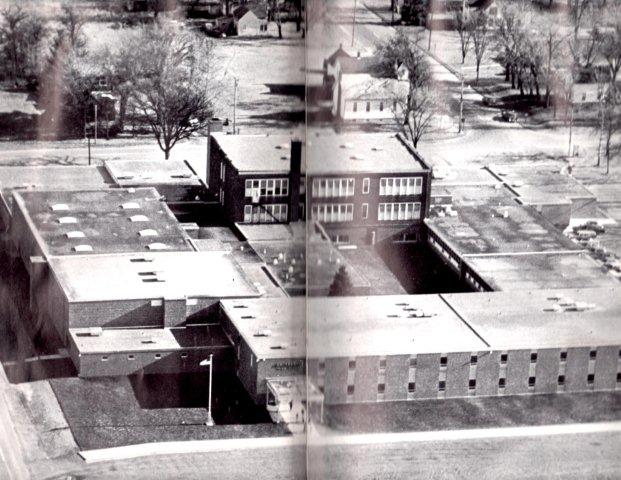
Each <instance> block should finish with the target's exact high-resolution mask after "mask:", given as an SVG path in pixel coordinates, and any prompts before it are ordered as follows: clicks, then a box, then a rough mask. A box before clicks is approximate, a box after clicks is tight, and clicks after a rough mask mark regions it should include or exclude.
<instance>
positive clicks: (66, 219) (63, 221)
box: [58, 217, 78, 224]
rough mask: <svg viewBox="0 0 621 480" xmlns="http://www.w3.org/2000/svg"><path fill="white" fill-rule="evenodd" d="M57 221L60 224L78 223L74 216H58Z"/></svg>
mask: <svg viewBox="0 0 621 480" xmlns="http://www.w3.org/2000/svg"><path fill="white" fill-rule="evenodd" d="M58 223H61V224H67V223H78V219H77V218H75V217H60V218H59V219H58Z"/></svg>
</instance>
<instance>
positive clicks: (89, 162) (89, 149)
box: [87, 135, 91, 166]
mask: <svg viewBox="0 0 621 480" xmlns="http://www.w3.org/2000/svg"><path fill="white" fill-rule="evenodd" d="M87 138H88V165H89V166H90V165H91V137H90V135H89V136H88V137H87Z"/></svg>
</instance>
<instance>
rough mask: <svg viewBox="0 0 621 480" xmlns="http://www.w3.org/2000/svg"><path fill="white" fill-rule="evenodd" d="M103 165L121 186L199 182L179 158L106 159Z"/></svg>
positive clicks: (194, 183)
mask: <svg viewBox="0 0 621 480" xmlns="http://www.w3.org/2000/svg"><path fill="white" fill-rule="evenodd" d="M104 166H105V168H106V170H107V172H108V173H109V174H110V176H111V177H112V179H113V180H114V182H115V183H116V184H117V185H119V186H121V187H129V186H152V185H200V183H201V182H200V180H199V178H198V176H197V175H196V174H195V173H194V172H193V171H192V170H191V169H190V167H188V164H187V163H186V162H185V161H181V160H106V161H105V162H104Z"/></svg>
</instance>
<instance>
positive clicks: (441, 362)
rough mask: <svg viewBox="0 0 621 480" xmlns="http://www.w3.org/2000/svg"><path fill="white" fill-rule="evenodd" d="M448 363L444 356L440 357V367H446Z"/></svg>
mask: <svg viewBox="0 0 621 480" xmlns="http://www.w3.org/2000/svg"><path fill="white" fill-rule="evenodd" d="M447 363H448V359H447V358H446V357H445V356H442V357H440V366H441V367H446V365H447Z"/></svg>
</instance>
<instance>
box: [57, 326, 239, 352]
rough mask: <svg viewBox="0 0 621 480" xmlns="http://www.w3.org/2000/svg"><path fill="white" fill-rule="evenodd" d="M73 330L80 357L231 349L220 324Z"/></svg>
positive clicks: (73, 340)
mask: <svg viewBox="0 0 621 480" xmlns="http://www.w3.org/2000/svg"><path fill="white" fill-rule="evenodd" d="M96 330H97V329H93V328H70V329H69V336H70V337H71V340H72V342H73V343H74V344H75V345H76V347H77V350H78V352H79V353H80V354H84V355H90V354H97V353H111V352H114V353H121V352H161V353H165V352H175V351H179V350H185V349H192V348H206V347H223V346H229V345H230V343H229V342H228V340H227V338H226V336H225V335H224V332H223V331H222V330H221V327H220V326H219V325H204V326H200V327H194V326H193V327H184V328H106V329H102V330H99V332H98V333H97V334H95V335H93V331H96Z"/></svg>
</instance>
